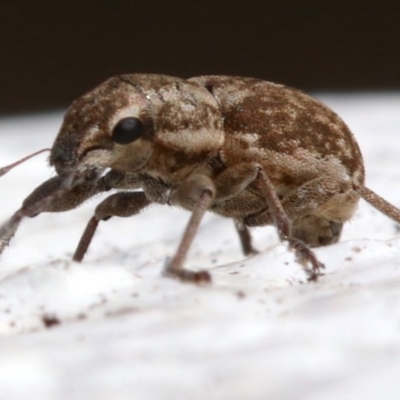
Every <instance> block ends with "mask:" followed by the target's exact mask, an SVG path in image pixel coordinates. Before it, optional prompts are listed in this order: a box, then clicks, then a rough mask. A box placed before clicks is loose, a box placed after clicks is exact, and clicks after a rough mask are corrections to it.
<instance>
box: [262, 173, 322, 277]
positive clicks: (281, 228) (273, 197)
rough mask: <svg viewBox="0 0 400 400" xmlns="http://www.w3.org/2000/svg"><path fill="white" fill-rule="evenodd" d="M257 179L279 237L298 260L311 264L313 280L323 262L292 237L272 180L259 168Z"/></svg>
mask: <svg viewBox="0 0 400 400" xmlns="http://www.w3.org/2000/svg"><path fill="white" fill-rule="evenodd" d="M259 181H260V182H261V188H262V191H263V193H264V196H265V198H266V200H267V204H268V206H269V209H270V210H271V215H272V217H273V220H274V222H275V225H276V227H277V230H278V234H279V238H280V239H281V240H282V241H283V240H286V241H288V243H289V246H290V248H291V249H293V250H294V252H295V254H296V257H297V259H298V261H299V262H300V263H301V264H302V265H304V266H307V264H310V265H311V270H310V271H308V272H309V278H308V279H309V280H310V281H315V280H317V279H318V277H319V276H320V275H321V270H322V269H323V268H325V266H324V264H322V263H321V262H319V261H318V259H317V257H316V255H315V254H314V252H313V251H312V250H311V249H310V247H309V246H307V244H306V243H304V242H303V241H302V240H300V239H297V238H295V237H293V235H292V229H291V222H290V219H289V217H288V216H287V214H286V212H285V210H284V208H283V206H282V204H281V201H280V200H279V198H278V195H277V194H276V192H275V189H274V186H273V185H272V182H271V181H270V180H269V178H268V176H267V175H266V173H265V172H264V171H263V170H262V169H260V171H259Z"/></svg>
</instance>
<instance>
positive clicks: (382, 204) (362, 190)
mask: <svg viewBox="0 0 400 400" xmlns="http://www.w3.org/2000/svg"><path fill="white" fill-rule="evenodd" d="M354 189H355V190H356V191H357V192H358V193H359V194H360V195H361V197H362V198H363V199H364V200H365V201H367V202H368V203H369V204H371V205H372V206H373V207H375V208H376V209H377V210H379V211H380V212H381V213H382V214H385V215H386V216H388V217H389V218H391V219H392V220H393V221H396V222H397V223H398V224H400V209H398V208H397V207H395V206H394V205H393V204H390V203H389V202H388V201H386V200H385V199H384V198H383V197H381V196H379V195H378V194H376V193H375V192H373V191H372V190H371V189H368V188H367V187H365V186H362V185H356V184H355V185H354Z"/></svg>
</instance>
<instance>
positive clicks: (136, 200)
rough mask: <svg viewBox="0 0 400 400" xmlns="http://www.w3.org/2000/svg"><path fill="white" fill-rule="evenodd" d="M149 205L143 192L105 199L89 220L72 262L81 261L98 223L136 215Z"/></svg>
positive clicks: (123, 193) (122, 194) (121, 194)
mask: <svg viewBox="0 0 400 400" xmlns="http://www.w3.org/2000/svg"><path fill="white" fill-rule="evenodd" d="M150 203H151V201H150V200H149V199H148V198H147V197H146V195H145V194H144V192H121V193H115V194H113V195H111V196H109V197H107V198H106V199H105V200H103V201H102V202H101V203H100V204H99V205H98V206H97V207H96V210H95V212H94V216H93V217H92V218H91V219H90V220H89V223H88V224H87V226H86V229H85V231H84V232H83V235H82V237H81V239H80V241H79V243H78V247H77V248H76V250H75V253H74V256H73V260H74V261H78V262H80V261H82V260H83V257H84V256H85V254H86V252H87V249H88V248H89V245H90V243H91V241H92V239H93V236H94V234H95V232H96V229H97V226H98V224H99V222H100V221H107V220H109V219H110V218H111V217H130V216H132V215H136V214H138V213H139V212H140V211H141V210H143V208H145V207H147V206H148V205H149V204H150Z"/></svg>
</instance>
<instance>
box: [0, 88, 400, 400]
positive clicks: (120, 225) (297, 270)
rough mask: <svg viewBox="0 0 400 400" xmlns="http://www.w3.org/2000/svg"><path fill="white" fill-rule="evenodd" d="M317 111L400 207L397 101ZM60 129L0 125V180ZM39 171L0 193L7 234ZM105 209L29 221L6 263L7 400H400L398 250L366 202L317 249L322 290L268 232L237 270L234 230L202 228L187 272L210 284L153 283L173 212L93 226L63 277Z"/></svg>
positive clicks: (6, 181) (2, 315) (18, 172)
mask: <svg viewBox="0 0 400 400" xmlns="http://www.w3.org/2000/svg"><path fill="white" fill-rule="evenodd" d="M322 98H323V99H324V101H325V102H326V103H328V104H329V105H331V106H332V108H334V109H335V110H336V111H337V112H338V113H339V114H340V115H341V116H342V117H343V118H344V119H345V121H346V122H347V123H348V124H349V126H350V127H351V128H352V130H353V132H354V133H355V134H356V137H357V139H358V141H359V143H360V146H361V149H362V151H363V154H364V158H365V164H366V170H367V182H368V185H369V187H371V188H372V189H374V190H376V191H377V192H378V193H379V194H381V195H383V196H384V197H386V198H387V199H388V200H390V201H392V202H393V203H394V204H399V205H400V183H399V182H400V157H399V156H398V154H399V148H400V112H399V110H400V94H390V95H385V94H382V95H367V94H360V95H356V96H344V95H341V96H339V95H337V96H336V95H330V96H327V95H326V96H322ZM60 121H61V115H60V114H53V115H48V116H35V117H26V118H25V117H24V118H22V117H20V118H15V119H3V120H0V142H1V145H0V166H3V165H6V164H9V163H11V162H12V161H15V160H16V159H18V158H20V157H22V156H24V155H26V154H28V153H30V152H33V151H35V150H37V149H40V148H42V147H47V146H49V145H51V143H52V141H53V138H54V137H55V134H56V132H57V129H58V126H59V124H60ZM45 159H46V155H41V156H38V157H37V158H36V159H33V160H31V161H28V162H27V163H26V164H25V165H23V166H20V167H19V168H17V169H15V170H13V171H12V172H10V173H9V174H7V175H6V176H4V177H2V178H1V179H0V190H1V193H2V195H1V198H0V220H1V221H4V220H5V219H7V218H8V217H9V216H10V215H11V214H12V212H13V211H15V210H16V209H17V208H18V207H19V205H20V203H21V201H22V200H23V199H24V198H25V197H26V196H27V195H28V194H29V193H30V192H31V190H33V189H34V188H35V187H36V186H37V185H39V184H40V183H41V182H43V181H44V180H45V179H48V178H49V177H50V176H52V174H54V173H53V172H52V171H51V170H50V169H49V168H48V167H47V165H46V162H45ZM99 200H100V199H99V198H98V199H95V200H93V201H89V202H88V203H87V204H85V205H84V206H83V207H81V208H79V209H78V210H74V211H71V212H68V213H62V214H43V215H41V216H39V217H37V218H35V219H32V220H25V221H23V223H22V225H21V228H20V230H19V231H18V232H17V235H16V237H15V238H14V240H13V241H12V244H11V246H10V247H9V248H8V249H7V250H6V251H5V253H4V254H3V256H2V258H1V261H0V265H1V268H0V334H1V336H0V355H1V356H0V399H1V400H3V399H4V400H6V399H7V400H14V399H27V398H30V399H35V400H36V399H40V400H47V399H49V400H50V399H51V400H58V399H60V400H64V399H65V400H75V399H79V400H80V399H85V400H92V399H93V400H103V399H115V400H123V399H135V400H137V399H174V400H180V399H182V400H183V399H185V400H186V399H221V400H222V399H230V400H232V399H238V400H239V399H274V400H276V399H279V400H280V399H294V398H296V399H297V400H299V399H312V400H314V399H315V400H321V399H323V400H330V399H332V400H333V399H334V400H337V399H371V400H372V399H377V398H379V399H381V400H382V399H398V398H399V396H400V380H399V375H400V258H399V255H400V253H399V252H400V239H398V238H396V237H395V234H396V227H395V224H394V223H393V222H392V221H390V220H389V219H388V218H386V217H384V216H383V215H381V214H379V213H378V212H377V211H375V210H374V209H373V208H371V207H370V206H368V205H367V204H365V203H364V202H360V207H359V210H358V212H357V213H356V215H355V217H354V218H353V220H352V221H351V222H350V223H348V224H347V225H346V226H345V229H344V234H343V238H342V241H341V243H339V244H337V245H334V246H329V247H326V248H321V249H317V250H316V253H317V255H318V257H319V258H320V260H321V261H323V262H324V263H325V264H326V267H327V268H326V275H325V276H324V277H323V278H321V279H320V281H319V282H318V283H315V284H308V283H304V282H305V274H304V272H303V271H302V269H301V267H299V265H297V264H296V263H295V262H294V259H293V255H292V253H290V252H288V251H287V249H286V247H285V246H284V245H281V244H277V236H276V234H275V232H274V229H273V228H263V229H256V230H255V232H254V233H255V235H256V243H257V246H258V248H260V249H264V251H263V252H262V253H261V254H259V255H258V256H256V257H253V258H251V259H248V260H243V257H242V256H241V253H240V249H239V244H238V239H237V237H236V233H235V232H234V229H233V226H232V223H231V222H230V221H228V220H223V219H221V218H218V217H215V216H212V215H209V216H207V218H206V219H205V220H204V223H203V224H202V226H201V230H200V232H199V235H198V237H197V238H196V242H195V244H194V246H193V248H192V251H191V253H190V257H189V260H188V266H190V267H191V268H200V267H208V268H210V269H211V272H212V275H213V284H212V285H211V286H208V287H196V286H193V285H188V284H182V283H179V282H176V281H174V280H170V279H167V278H163V277H162V276H161V270H162V266H163V263H164V260H165V257H167V256H170V255H171V254H173V252H174V250H175V248H176V245H177V243H178V240H179V238H180V236H181V233H182V230H183V227H184V226H185V223H186V221H187V219H188V217H189V215H188V214H187V213H186V212H183V211H180V210H176V209H170V208H168V207H157V206H154V207H151V208H150V209H148V210H146V211H145V212H143V213H142V214H140V215H139V216H137V217H135V218H131V219H117V218H114V219H112V220H110V221H108V222H106V223H103V224H101V225H100V228H99V231H98V233H97V235H96V236H95V238H94V241H93V243H92V246H91V248H90V251H89V254H88V256H87V259H86V260H85V262H84V263H82V264H81V265H79V264H76V263H71V262H70V261H69V260H70V257H71V254H72V252H73V251H74V248H75V246H76V243H77V241H78V239H79V237H80V234H81V233H82V231H83V229H84V226H85V225H86V222H87V221H88V219H89V218H90V216H91V215H92V212H93V209H94V207H95V205H96V204H97V203H98V202H99ZM44 318H56V319H57V320H58V321H59V322H60V324H59V325H56V326H53V327H52V328H51V329H50V328H45V327H44V324H43V319H44Z"/></svg>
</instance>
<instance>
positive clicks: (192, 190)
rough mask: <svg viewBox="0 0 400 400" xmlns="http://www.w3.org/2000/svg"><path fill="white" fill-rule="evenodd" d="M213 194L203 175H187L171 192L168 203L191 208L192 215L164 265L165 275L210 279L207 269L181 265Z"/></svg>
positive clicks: (210, 184)
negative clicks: (193, 268) (172, 253)
mask: <svg viewBox="0 0 400 400" xmlns="http://www.w3.org/2000/svg"><path fill="white" fill-rule="evenodd" d="M214 196H215V186H214V184H213V182H212V181H211V179H209V178H208V177H206V176H204V175H193V176H191V177H189V178H188V179H187V180H186V181H184V182H183V183H182V184H181V185H180V186H179V188H178V189H177V190H176V191H175V192H174V193H173V194H172V196H171V200H170V203H171V204H176V205H181V206H182V207H185V208H188V209H191V210H192V215H191V217H190V220H189V222H188V224H187V226H186V229H185V232H184V233H183V236H182V239H181V242H180V244H179V246H178V249H177V250H176V252H175V255H174V256H173V257H172V259H171V260H170V261H169V262H168V263H167V265H166V267H165V275H167V276H171V277H173V278H178V279H180V280H182V281H186V282H194V283H198V284H202V283H208V282H210V281H211V276H210V274H209V273H208V272H207V271H197V272H195V271H189V270H187V269H185V268H184V267H183V263H184V262H185V259H186V256H187V253H188V251H189V248H190V246H191V244H192V242H193V239H194V237H195V235H196V233H197V230H198V228H199V225H200V222H201V219H202V218H203V215H204V213H205V212H206V211H207V210H208V209H209V208H210V206H211V203H212V201H213V198H214Z"/></svg>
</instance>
